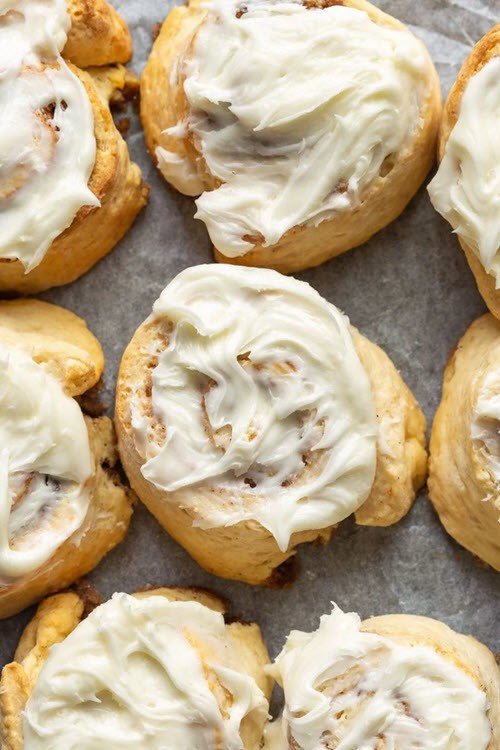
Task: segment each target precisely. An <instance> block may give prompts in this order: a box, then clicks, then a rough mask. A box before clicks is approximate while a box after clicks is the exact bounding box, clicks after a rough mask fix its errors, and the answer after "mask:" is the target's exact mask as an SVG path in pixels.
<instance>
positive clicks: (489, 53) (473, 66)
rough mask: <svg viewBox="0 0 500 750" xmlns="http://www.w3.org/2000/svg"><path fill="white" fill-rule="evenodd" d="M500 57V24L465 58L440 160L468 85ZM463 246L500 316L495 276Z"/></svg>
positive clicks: (446, 113) (448, 107)
mask: <svg viewBox="0 0 500 750" xmlns="http://www.w3.org/2000/svg"><path fill="white" fill-rule="evenodd" d="M499 56H500V24H497V25H496V26H493V28H492V29H490V31H488V33H487V34H485V36H483V37H482V39H480V40H479V42H477V44H475V45H474V47H473V48H472V51H471V53H470V55H469V56H468V57H467V59H466V60H465V62H464V64H463V65H462V68H461V70H460V73H459V74H458V76H457V79H456V81H455V83H454V84H453V86H452V88H451V91H450V93H449V94H448V98H447V100H446V103H445V105H444V108H443V117H442V120H441V128H440V133H439V160H440V161H441V159H442V158H443V156H444V151H445V148H446V143H447V142H448V138H449V137H450V133H451V131H452V130H453V128H454V127H455V125H456V122H457V120H458V115H459V112H460V104H461V101H462V96H463V94H464V91H465V87H466V86H467V83H468V82H469V80H470V79H471V78H472V76H474V75H475V74H476V73H479V71H480V70H481V68H483V67H484V66H485V65H486V63H488V62H489V61H490V60H492V59H493V58H495V57H499ZM459 242H460V245H461V246H462V249H463V251H464V253H465V257H466V258H467V260H468V262H469V266H470V267H471V270H472V273H473V274H474V278H475V279H476V284H477V286H478V289H479V292H480V294H481V296H482V298H483V299H484V301H485V302H486V304H487V306H488V309H489V310H490V312H491V313H492V314H493V315H494V316H495V317H496V318H498V319H500V290H498V289H496V288H495V277H494V276H492V275H491V274H489V273H487V271H485V269H484V266H483V264H482V263H481V261H480V260H479V259H478V257H477V255H476V253H475V252H474V250H473V249H472V248H471V247H470V246H469V245H468V244H467V243H466V242H464V241H463V240H462V239H460V238H459Z"/></svg>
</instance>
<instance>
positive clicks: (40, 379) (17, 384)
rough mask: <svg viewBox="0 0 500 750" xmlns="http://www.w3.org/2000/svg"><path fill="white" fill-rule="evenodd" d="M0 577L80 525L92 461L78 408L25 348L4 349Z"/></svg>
mask: <svg viewBox="0 0 500 750" xmlns="http://www.w3.org/2000/svg"><path fill="white" fill-rule="evenodd" d="M0 446H1V447H0V454H1V455H0V582H2V581H3V582H5V581H6V580H12V579H15V578H19V577H22V576H24V575H26V574H28V573H31V572H32V571H34V570H36V569H37V568H38V567H40V566H41V565H42V564H43V563H45V562H46V561H47V560H49V559H50V557H51V556H52V554H53V553H54V552H55V551H56V549H57V548H58V547H59V546H60V545H61V544H62V543H63V542H64V541H65V540H66V539H68V538H69V537H70V536H71V534H73V533H74V532H75V531H76V530H77V529H78V528H79V527H80V525H81V524H82V521H83V520H84V518H85V515H86V513H87V508H88V504H89V493H88V488H87V487H86V483H87V480H88V479H89V478H90V477H91V476H92V473H93V465H92V458H91V453H90V446H89V438H88V432H87V428H86V425H85V421H84V418H83V415H82V412H81V410H80V407H79V406H78V404H77V403H76V401H74V399H72V398H70V397H69V396H66V394H65V393H64V391H63V389H62V387H61V385H60V383H59V382H58V381H57V380H56V379H55V378H54V377H52V376H51V375H49V374H48V373H47V372H46V371H45V370H44V368H43V367H42V366H41V365H38V364H36V363H35V362H33V360H32V359H31V358H30V357H29V356H28V355H27V354H25V353H24V352H22V351H21V350H18V349H14V348H13V349H10V348H7V347H5V346H2V347H1V349H0Z"/></svg>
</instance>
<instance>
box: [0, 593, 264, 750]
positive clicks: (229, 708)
mask: <svg viewBox="0 0 500 750" xmlns="http://www.w3.org/2000/svg"><path fill="white" fill-rule="evenodd" d="M134 597H135V599H134ZM134 597H128V596H127V595H125V594H119V595H115V597H113V599H112V600H111V601H110V602H107V603H106V604H105V605H103V607H102V608H99V610H98V611H97V612H96V611H94V612H93V613H92V614H91V615H90V617H91V619H92V618H93V621H94V622H95V621H96V620H95V618H96V617H99V618H100V621H101V622H104V623H105V624H104V625H103V626H102V627H101V638H102V637H103V636H105V635H106V631H107V634H108V636H113V638H114V639H116V638H118V637H119V638H120V642H123V638H125V639H126V638H127V634H126V633H124V632H123V629H122V628H121V623H122V620H120V619H119V618H120V617H121V618H126V619H128V620H129V621H130V629H129V630H130V639H131V647H130V649H129V651H128V654H127V655H128V657H129V659H130V662H127V663H130V669H132V668H133V665H134V666H135V668H136V669H137V662H140V659H141V655H142V658H143V659H144V662H143V666H144V669H145V670H146V671H148V669H149V670H150V677H151V680H150V681H148V689H147V691H146V692H147V697H148V701H149V703H148V706H147V707H146V708H145V711H144V713H143V714H142V715H141V716H140V717H139V718H138V719H137V721H136V722H135V723H134V725H133V731H134V732H136V733H137V735H136V736H137V737H139V735H140V733H141V727H143V726H146V725H147V724H148V720H149V721H150V722H153V723H154V727H155V728H156V731H157V732H158V729H160V730H163V732H165V724H166V725H167V731H172V732H179V734H176V735H175V737H176V738H177V739H178V740H179V738H180V737H182V738H183V739H184V738H185V737H188V736H189V734H188V733H189V731H190V727H189V725H188V726H186V725H185V724H184V723H183V722H185V718H184V713H183V711H184V706H185V704H186V703H188V706H187V708H188V710H189V709H190V710H191V717H192V715H193V711H196V716H197V721H196V722H192V720H191V725H192V727H194V730H196V726H197V725H198V727H199V730H198V731H206V732H207V733H208V732H210V733H211V732H214V731H216V729H215V727H217V724H216V723H215V717H214V715H213V714H212V715H210V711H211V710H213V706H211V705H210V701H213V703H214V706H215V708H216V709H217V712H220V715H219V716H218V717H217V721H218V723H219V725H220V726H221V727H222V728H223V732H227V736H228V737H230V738H231V739H233V738H234V734H235V732H236V733H238V734H239V735H240V736H241V739H242V743H243V744H242V748H244V749H245V750H257V748H258V747H260V741H261V738H262V733H263V729H264V724H265V722H266V719H267V710H268V702H267V701H268V699H269V697H270V693H271V685H272V682H271V680H270V678H269V677H267V676H266V675H265V674H264V667H265V665H266V664H267V663H268V661H269V657H268V654H267V649H266V647H265V645H264V642H263V640H262V636H261V633H260V630H259V627H258V626H257V625H255V624H243V623H240V622H231V624H228V625H225V626H224V624H223V620H222V617H221V615H223V614H224V613H225V609H226V607H225V603H224V602H223V601H222V600H220V599H219V598H218V597H216V596H214V595H213V594H210V593H208V592H206V591H203V590H199V589H188V588H160V589H153V590H150V591H145V592H142V593H139V594H135V595H134ZM137 599H139V601H140V602H142V603H144V604H145V605H146V609H144V607H142V610H143V611H144V612H145V613H146V615H148V609H147V607H148V606H149V617H148V618H147V619H146V620H145V622H146V624H145V626H144V629H143V630H142V631H141V627H140V620H139V619H138V618H139V617H140V615H141V610H139V608H137V609H136V608H135V607H134V600H135V601H136V602H137ZM157 599H161V601H158V602H156V603H155V604H153V606H158V605H159V606H160V610H156V611H155V610H151V602H152V601H154V600H157ZM163 600H167V601H168V602H173V603H179V602H181V603H182V605H185V604H186V603H189V604H190V605H191V607H189V608H186V607H184V606H182V607H181V609H180V610H179V607H178V606H177V605H176V607H175V608H174V609H172V608H170V610H171V612H172V614H176V613H177V612H179V611H180V612H182V611H183V610H184V611H186V612H187V614H186V615H184V616H183V619H184V629H183V630H180V628H179V629H177V632H176V633H175V632H174V631H172V630H171V631H170V632H172V640H173V639H174V638H175V639H177V640H176V648H177V651H178V653H172V652H170V653H169V652H168V651H167V649H166V648H165V646H166V645H168V644H165V643H164V642H163V641H162V638H163V628H164V624H165V620H162V621H161V622H162V625H161V626H160V625H156V626H155V628H154V633H155V636H154V640H153V639H152V638H151V634H152V631H151V624H152V623H154V622H155V617H156V616H157V615H156V614H155V612H159V614H160V615H162V616H163V617H165V614H167V615H168V613H169V608H167V607H166V605H165V604H164V603H163ZM89 603H90V606H95V603H94V600H93V599H91V601H90V602H88V594H87V593H86V591H85V589H84V590H83V591H78V592H73V591H68V592H65V593H62V594H56V595H55V596H52V597H50V598H48V599H45V600H44V601H43V602H42V603H41V604H40V606H39V607H38V611H37V613H36V614H35V616H34V618H33V620H32V621H31V622H30V623H29V625H28V627H27V628H26V630H25V631H24V633H23V635H22V637H21V640H20V642H19V645H18V647H17V650H16V654H15V657H14V661H13V662H12V663H11V664H8V665H7V666H5V667H4V669H3V672H2V677H1V681H0V717H1V724H0V730H1V737H2V750H30V748H32V747H36V748H41V747H48V746H49V745H48V744H47V745H45V744H44V741H43V738H40V737H38V739H39V742H35V741H34V740H33V739H32V741H24V740H23V712H25V714H24V715H25V716H27V717H29V718H28V719H27V722H28V724H29V723H30V718H31V716H32V715H33V714H32V712H34V711H35V710H36V708H40V706H41V709H42V711H43V709H44V707H46V706H47V703H46V702H43V703H42V704H40V698H43V695H41V694H42V693H43V692H44V691H45V690H46V688H47V684H49V690H50V689H51V686H50V683H47V681H46V680H45V679H44V667H45V669H47V668H49V669H50V668H52V667H53V666H54V664H55V661H54V660H55V659H56V660H58V661H59V659H58V656H59V654H61V655H63V654H64V650H66V654H67V658H68V661H67V667H68V668H67V669H66V667H65V665H64V663H62V664H61V661H59V667H61V666H62V667H63V671H64V678H63V679H66V680H70V679H71V678H72V676H73V678H75V679H77V678H78V676H79V673H78V670H79V667H80V663H79V661H78V658H79V655H80V654H81V653H82V654H83V655H84V654H85V650H86V649H88V653H89V659H94V658H96V652H95V650H94V643H93V642H92V641H91V640H90V639H87V642H86V643H85V642H83V644H82V643H81V639H80V644H79V645H78V641H77V640H76V641H75V636H77V634H78V626H79V624H80V623H82V624H85V617H86V615H87V612H88V609H89V607H88V606H87V605H88V604H89ZM137 604H138V605H139V602H137ZM193 605H194V606H193ZM141 606H142V605H141ZM105 608H106V609H105ZM113 610H115V612H113ZM207 610H208V611H207ZM105 611H106V613H107V614H106V617H107V620H106V619H105V615H104V612H105ZM129 612H130V613H131V616H130V617H127V615H128V613H129ZM214 613H216V614H214ZM113 614H116V615H117V616H115V618H114V620H113ZM134 614H135V618H134ZM193 615H194V616H193ZM196 615H198V617H197V618H196ZM148 620H149V622H148ZM197 620H198V621H197ZM206 622H208V623H209V625H210V629H211V632H207V633H204V632H203V626H204V624H205V623H206ZM90 625H91V623H90V622H89V623H87V629H86V634H85V635H86V636H88V635H89V633H90V635H92V634H93V631H92V629H91V627H90ZM148 625H149V629H148ZM168 627H169V625H168V624H167V628H168ZM75 629H76V633H75V636H73V641H72V644H73V645H71V644H70V643H69V642H66V643H65V640H66V639H67V638H68V636H69V635H70V634H71V633H72V632H73V631H75ZM165 632H167V633H168V632H169V631H168V630H167V631H165ZM82 634H83V631H82ZM82 637H83V635H82ZM134 638H135V639H137V638H138V639H139V640H135V641H134ZM141 640H142V643H141ZM56 643H57V644H61V646H60V651H59V652H58V654H57V655H56V654H55V652H54V653H53V655H49V651H50V649H51V647H52V646H53V645H54V644H56ZM219 644H220V646H219ZM151 645H153V651H151ZM155 646H156V648H157V650H156V651H155V650H154V647H155ZM75 647H76V650H75ZM221 647H222V650H221ZM82 649H83V650H82ZM98 654H99V658H98V660H97V661H96V662H94V665H93V666H94V669H95V670H96V672H97V681H96V685H95V690H96V691H98V690H99V689H100V685H101V684H105V682H106V680H109V682H110V684H109V689H110V693H111V694H112V691H113V689H115V700H116V701H117V703H113V701H108V700H107V699H106V696H105V695H104V694H103V701H104V705H103V711H104V713H102V714H101V718H100V722H101V724H102V725H103V726H104V725H106V727H107V732H108V733H107V737H108V739H109V738H110V733H111V732H112V724H111V722H112V719H113V712H114V711H115V710H116V711H118V708H115V707H116V706H117V704H119V703H120V702H121V706H120V714H119V722H120V723H118V725H115V726H116V727H117V729H118V731H120V729H122V731H123V727H124V725H125V723H126V722H127V717H128V714H129V713H132V712H133V711H134V710H135V709H140V705H137V704H136V703H132V704H130V702H129V703H127V701H126V695H127V690H128V688H129V687H130V689H131V690H132V692H133V687H132V686H127V685H126V682H125V684H124V682H123V677H124V675H123V674H122V673H121V669H122V668H123V665H122V663H121V662H119V660H118V659H117V658H116V653H109V651H108V650H107V647H106V644H105V643H104V642H103V641H101V642H100V644H99V647H98ZM133 657H135V661H134V662H133ZM193 658H194V659H195V660H196V661H198V660H201V667H202V669H203V672H204V677H205V679H206V682H205V681H203V683H201V684H200V683H197V684H193V688H194V689H193V690H192V692H191V694H187V695H188V696H189V697H187V696H186V693H185V689H186V686H187V685H190V682H189V681H190V679H191V672H190V667H191V668H192V666H193V665H192V663H190V661H189V660H190V659H193ZM146 659H148V660H149V664H148V661H146ZM181 660H182V661H181ZM164 661H165V662H166V663H168V664H169V666H170V667H171V670H170V671H160V668H161V667H162V666H163V663H164ZM51 665H52V666H51ZM96 665H97V666H96ZM155 665H156V672H155V670H154V666H155ZM172 665H173V667H172ZM109 667H111V668H112V669H114V672H110V670H109ZM56 668H57V665H56ZM223 668H225V670H226V672H225V673H224V671H223ZM234 676H236V677H238V679H237V680H234ZM110 678H111V679H110ZM231 678H233V680H234V681H233V682H231ZM170 679H172V680H173V681H175V682H176V684H177V693H176V696H175V698H176V701H175V703H174V704H172V701H173V697H172V694H171V693H170V694H169V693H168V692H167V691H168V684H169V682H170ZM120 680H121V684H120ZM99 681H102V682H101V683H100V682H99ZM175 682H174V684H175ZM228 685H231V688H228ZM88 687H89V690H90V691H92V687H91V686H88ZM139 688H140V689H142V690H144V685H143V684H141V685H140V686H139ZM63 690H64V688H63ZM82 690H83V691H84V692H87V693H88V692H89V690H87V688H83V689H82ZM162 690H163V691H165V692H162ZM37 691H40V698H38V696H37ZM143 694H144V693H143ZM61 695H62V694H61ZM30 696H33V697H32V701H31V704H30V703H29V702H28V701H29V700H30ZM210 696H212V697H211V698H210ZM214 698H215V700H214ZM203 699H205V704H204V705H203V703H201V704H200V700H203ZM74 700H75V699H74V697H72V699H71V703H70V702H69V701H68V704H66V706H65V709H66V710H67V711H70V712H71V710H72V706H74ZM139 700H140V698H139ZM245 702H247V710H246V711H244V712H242V715H241V716H235V715H234V708H235V707H240V706H241V707H244V704H245ZM252 702H253V703H252ZM155 703H157V704H158V705H159V706H160V707H161V708H162V710H159V711H157V712H155V711H154V710H152V707H153V706H154V704H155ZM27 704H28V705H27ZM85 705H86V706H87V710H89V711H90V715H89V719H90V721H92V718H94V720H95V717H92V713H91V709H90V708H89V706H91V705H92V704H91V703H90V701H89V702H87V703H86V704H85V703H84V698H82V699H81V703H80V706H79V708H80V711H81V712H82V713H83V715H85V710H86V709H85ZM95 705H96V704H95V703H94V706H95ZM200 705H201V706H202V709H201V710H200ZM173 706H175V713H174V716H175V722H174V723H173V724H172V727H171V729H170V730H168V718H167V717H168V715H169V713H170V712H171V711H172V710H173ZM75 710H76V708H75ZM106 713H107V715H106ZM209 717H210V718H209ZM51 718H52V719H53V717H49V716H48V714H47V715H46V719H47V727H46V728H47V729H48V730H49V724H50V730H49V732H50V731H51V730H53V728H54V726H55V725H54V722H53V721H52V722H51V721H50V719H51ZM73 719H74V720H76V719H77V714H76V713H75V714H73ZM78 720H79V721H82V719H81V718H80V717H78ZM106 721H107V724H106ZM204 721H206V724H204V723H203V722H204ZM212 722H214V723H215V727H214V726H213V725H212ZM56 724H57V721H56ZM67 726H68V725H67ZM79 726H80V727H81V726H82V724H80V725H79ZM179 727H180V729H179ZM68 729H69V730H70V731H74V730H75V729H76V727H75V726H74V725H71V726H68ZM28 731H29V727H28ZM59 731H60V732H62V734H59V736H58V735H57V730H56V731H52V733H51V734H50V737H49V739H47V742H49V741H52V742H54V743H55V744H50V747H51V748H55V747H58V748H59V747H60V748H63V747H67V745H64V744H63V743H64V736H62V735H63V734H64V731H63V730H61V727H59ZM89 734H91V733H89ZM35 735H36V733H35ZM35 735H34V736H35ZM208 736H209V735H208V734H207V737H208ZM223 737H224V735H223ZM223 737H222V738H221V737H220V736H219V741H218V742H217V747H220V748H221V750H223V749H224V750H225V748H228V747H235V745H234V744H233V745H229V742H228V740H226V741H227V742H228V744H226V743H225V742H224V739H223ZM35 739H36V736H35ZM80 739H81V737H80ZM86 739H87V741H88V742H89V743H91V742H92V737H91V736H89V737H87V738H86ZM93 739H94V743H96V744H95V745H94V744H88V745H86V746H87V747H89V748H90V747H94V746H95V747H96V748H98V747H102V745H99V744H98V743H99V739H98V738H97V737H95V738H93ZM141 740H142V741H141V742H140V743H139V746H140V747H141V748H144V749H146V748H156V747H160V745H159V744H158V745H157V744H155V741H156V742H159V740H160V738H159V736H158V733H156V734H155V733H154V731H153V732H151V733H150V734H148V735H146V736H141ZM100 741H101V742H102V738H101V740H100ZM32 742H33V744H32ZM58 743H59V744H58ZM219 743H220V744H219ZM165 746H166V745H165ZM168 746H169V747H170V746H171V745H168ZM173 746H174V745H172V747H173ZM197 746H200V745H197ZM207 746H208V745H207ZM214 746H215V745H214ZM161 747H164V745H161ZM178 747H179V750H180V748H181V747H182V748H184V747H185V748H188V747H193V745H189V744H185V743H184V744H183V743H182V741H179V744H178Z"/></svg>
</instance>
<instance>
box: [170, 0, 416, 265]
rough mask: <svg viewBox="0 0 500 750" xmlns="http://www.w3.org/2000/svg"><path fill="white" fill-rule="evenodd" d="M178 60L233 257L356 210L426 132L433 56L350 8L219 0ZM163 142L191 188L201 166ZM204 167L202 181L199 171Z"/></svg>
mask: <svg viewBox="0 0 500 750" xmlns="http://www.w3.org/2000/svg"><path fill="white" fill-rule="evenodd" d="M206 7H207V17H206V19H205V20H204V21H203V24H202V25H201V27H200V29H199V31H198V32H197V34H196V36H195V38H194V41H193V43H192V45H191V46H190V48H189V50H188V51H187V52H183V54H182V56H181V60H180V61H178V63H177V64H176V65H175V66H174V73H173V75H177V74H178V76H179V81H180V83H182V85H183V87H184V92H185V95H186V98H187V103H188V107H189V115H188V117H187V120H186V122H185V123H183V124H182V125H183V126H184V128H185V129H187V132H188V133H189V135H190V137H191V138H192V140H193V142H194V143H195V145H196V148H197V149H198V151H199V152H200V153H201V155H202V157H203V162H204V165H206V167H207V168H208V171H209V173H210V174H211V175H212V177H213V178H215V179H216V181H220V183H222V184H220V185H219V187H216V189H214V190H211V191H208V192H204V193H203V194H202V195H201V197H200V198H199V199H198V200H197V202H196V204H197V208H198V211H197V214H196V216H197V217H198V218H199V219H202V220H203V221H204V222H205V224H206V226H207V229H208V231H209V234H210V237H211V239H212V241H213V243H214V245H215V246H216V247H217V248H218V249H219V250H220V251H221V252H222V253H223V254H224V255H226V256H227V257H237V256H241V255H244V254H245V253H246V252H248V251H249V250H250V249H251V248H252V247H253V246H254V245H255V244H256V243H257V242H262V243H263V244H264V245H272V244H274V243H276V242H277V241H278V240H279V239H280V237H282V236H283V235H284V234H285V233H286V232H287V231H288V230H290V229H292V228H293V227H295V226H298V225H302V224H306V223H310V224H314V225H316V224H318V223H320V222H321V221H323V220H324V219H327V218H329V217H331V216H332V215H333V214H334V213H335V212H338V211H346V210H351V209H352V208H353V207H355V206H357V205H358V204H359V203H360V201H361V197H362V194H363V191H364V190H365V189H366V188H367V187H368V186H369V185H370V183H371V182H372V181H373V180H374V179H376V178H377V176H378V175H379V174H380V171H381V169H382V168H383V165H384V161H385V160H386V159H395V158H396V157H397V155H398V153H399V152H401V151H402V150H403V149H404V148H405V147H406V146H407V145H408V143H409V142H410V140H411V138H412V136H413V134H414V133H415V131H416V129H417V128H418V127H419V126H420V114H419V112H420V108H421V106H422V102H423V100H424V97H425V82H426V76H427V75H428V70H429V65H430V60H429V57H428V55H427V52H426V50H425V48H424V46H423V45H422V44H421V42H419V41H418V40H417V39H416V38H415V37H414V36H413V35H412V34H410V33H409V32H408V31H406V30H405V29H403V28H401V29H396V28H393V27H389V26H384V25H381V24H377V23H375V22H373V21H372V20H371V19H370V18H369V16H368V15H367V14H366V13H364V12H362V11H360V10H357V9H353V8H348V7H345V6H341V5H334V6H332V7H327V8H322V9H318V8H316V9H313V8H306V7H305V6H304V5H302V3H301V2H299V1H298V0H249V1H248V2H245V3H241V2H239V0H231V1H230V2H227V0H211V2H210V3H207V6H206ZM181 131H182V128H181V129H180V130H179V127H178V126H176V127H175V128H171V129H169V130H167V131H165V132H164V134H163V135H164V136H165V137H164V138H163V142H162V138H160V145H159V147H158V150H157V158H158V163H159V167H160V169H161V170H162V172H163V174H164V176H165V177H166V179H167V180H169V181H170V182H172V183H173V184H174V186H175V187H177V189H179V190H181V191H182V192H185V193H187V194H188V195H196V194H199V193H201V192H202V191H203V189H204V187H206V185H205V182H206V176H205V178H204V174H203V167H202V166H201V163H198V164H197V165H194V166H193V164H192V162H191V161H190V160H189V159H188V158H187V157H183V156H180V155H179V153H172V151H171V150H169V144H170V147H171V144H172V138H174V139H175V138H182V137H183V136H182V132H181ZM196 171H197V172H198V176H196Z"/></svg>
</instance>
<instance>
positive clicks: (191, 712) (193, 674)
mask: <svg viewBox="0 0 500 750" xmlns="http://www.w3.org/2000/svg"><path fill="white" fill-rule="evenodd" d="M234 649H235V643H234V642H232V639H231V636H230V635H229V634H228V632H227V630H226V626H225V625H224V619H223V617H222V615H221V614H220V613H218V612H213V611H212V610H210V609H208V608H207V607H204V606H203V605H201V604H198V603H196V602H169V601H167V600H166V599H165V598H163V597H161V596H151V597H148V598H146V599H134V598H133V597H131V596H128V595H127V594H115V595H114V596H113V598H112V599H111V600H110V601H108V602H106V604H103V605H101V606H100V607H98V608H97V609H96V610H94V611H93V612H92V613H91V614H90V615H89V616H88V617H87V618H86V619H85V620H84V621H83V622H82V623H80V625H78V627H77V628H76V629H75V630H74V631H73V632H72V633H71V634H70V635H69V636H68V637H67V638H66V639H65V641H63V643H61V644H60V645H57V646H54V647H53V648H52V650H51V652H50V655H49V657H48V659H47V661H46V663H45V665H44V666H43V668H42V671H41V672H40V675H39V677H38V680H37V682H36V685H35V689H34V692H33V694H32V696H31V698H30V699H29V701H28V704H27V707H26V712H25V722H24V750H49V748H50V750H77V748H78V750H79V749H80V748H82V747H85V749H86V750H93V749H94V748H95V750H102V748H103V747H106V748H109V750H123V749H124V748H126V747H130V748H132V747H137V748H141V750H194V748H200V750H201V749H202V748H203V750H205V749H206V750H243V741H242V739H241V725H242V722H243V721H244V720H247V721H252V720H253V719H255V718H259V720H261V721H262V719H263V718H264V717H265V716H266V715H267V701H266V699H265V697H264V695H263V693H262V692H261V690H260V689H259V688H258V686H257V684H256V682H255V681H254V679H253V678H252V677H249V676H248V675H246V674H245V673H243V672H242V671H240V670H241V665H239V664H238V662H237V658H236V657H237V653H235V651H234ZM248 750H256V748H255V749H254V748H248Z"/></svg>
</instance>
